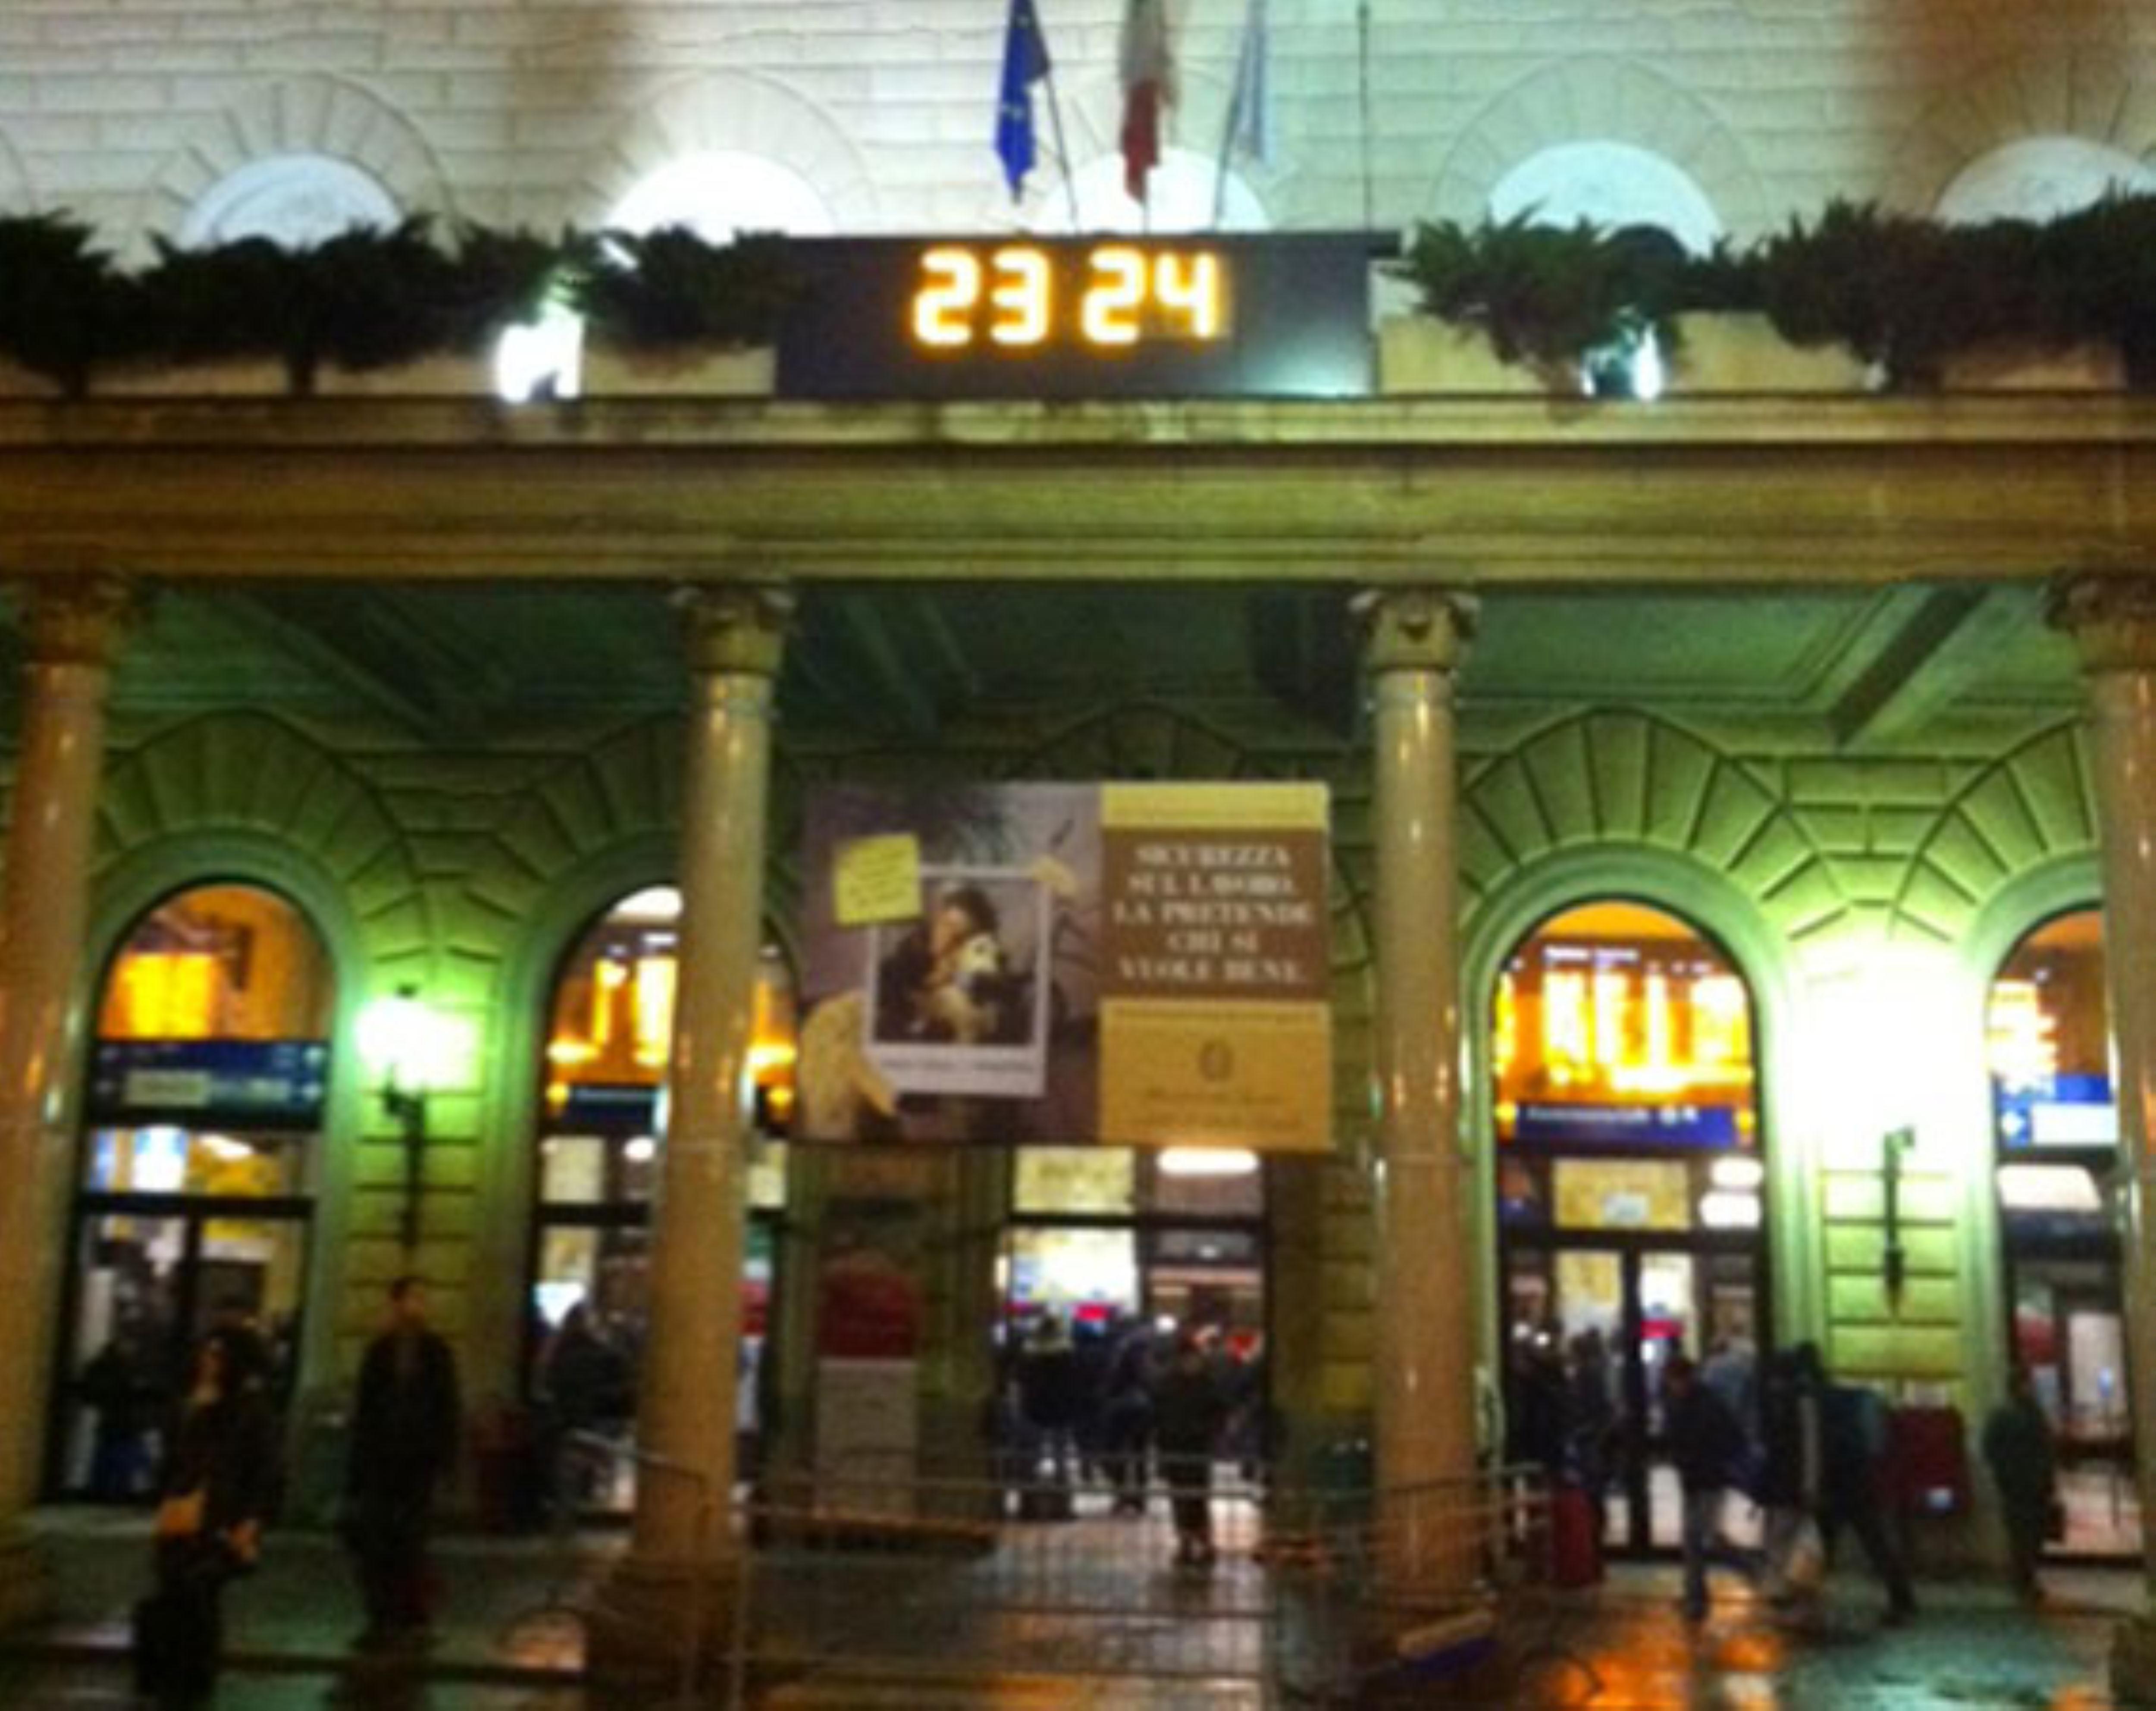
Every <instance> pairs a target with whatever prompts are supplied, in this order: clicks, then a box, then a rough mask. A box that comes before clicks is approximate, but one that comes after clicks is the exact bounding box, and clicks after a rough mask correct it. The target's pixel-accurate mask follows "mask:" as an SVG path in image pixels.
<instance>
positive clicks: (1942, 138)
mask: <svg viewBox="0 0 2156 1711" xmlns="http://www.w3.org/2000/svg"><path fill="white" fill-rule="evenodd" d="M2152 72H2156V67H2151V66H2150V65H2149V64H2147V63H2146V62H2145V61H2144V62H2142V63H2139V64H2137V63H2136V62H2135V60H2134V59H2133V57H2132V56H2131V55H2128V54H2122V53H2121V52H2120V51H2119V50H2118V49H2117V48H2115V47H2112V46H2097V45H2096V44H2089V45H2085V46H2082V47H2076V48H2060V49H2052V50H2051V51H2049V52H2047V53H2039V54H2020V55H2015V56H2014V57H2012V58H2009V59H2001V60H1996V61H1994V62H1992V63H1991V64H1988V65H1985V66H1984V67H1983V68H1982V69H1979V70H1978V71H1976V72H1974V73H1973V74H1972V75H1970V76H1969V77H1968V78H1967V79H1966V80H1963V82H1962V83H1961V85H1959V86H1958V87H1956V88H1954V89H1952V90H1948V92H1946V93H1945V94H1943V95H1941V96H1939V97H1938V99H1937V100H1934V101H1933V102H1932V104H1931V105H1929V106H1928V108H1927V109H1926V110H1924V112H1923V114H1922V116H1921V117H1920V118H1919V119H1918V120H1917V122H1916V124H1915V125H1914V126H1912V128H1911V129H1910V131H1909V132H1908V134H1907V136H1906V137H1905V138H1904V139H1903V140H1902V144H1901V146H1900V147H1899V148H1898V149H1897V151H1896V152H1895V158H1894V164H1893V167H1892V172H1891V174H1890V176H1889V177H1888V179H1887V183H1886V198H1887V200H1888V202H1889V203H1892V205H1893V206H1895V207H1897V208H1908V209H1910V210H1912V211H1913V212H1917V213H1930V212H1931V211H1932V210H1933V209H1934V208H1938V206H1939V205H1940V203H1941V201H1942V199H1943V198H1944V197H1945V195H1946V193H1947V191H1948V188H1950V187H1951V186H1953V184H1954V182H1955V181H1956V180H1957V179H1958V178H1959V177H1961V176H1962V175H1963V173H1964V172H1968V171H1969V169H1970V168H1971V167H1973V166H1974V165H1976V164H1977V163H1978V162H1981V161H1983V160H1984V157H1987V156H1990V155H1993V154H1994V152H1997V151H1999V150H2000V149H2002V148H2004V147H2006V146H2010V145H2011V144H2014V143H2015V142H2017V141H2028V140H2031V139H2041V138H2054V139H2057V138H2065V139H2078V140H2079V141H2082V142H2084V143H2088V144H2095V145H2100V146H2104V147H2107V148H2109V149H2112V150H2116V151H2117V152H2118V153H2119V154H2120V155H2121V156H2123V157H2128V158H2130V159H2132V160H2135V161H2141V160H2143V158H2144V157H2147V156H2148V153H2149V152H2150V150H2151V149H2152V148H2156V75H2152Z"/></svg>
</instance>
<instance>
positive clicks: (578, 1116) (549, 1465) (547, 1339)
mask: <svg viewBox="0 0 2156 1711" xmlns="http://www.w3.org/2000/svg"><path fill="white" fill-rule="evenodd" d="M680 912H681V899H680V892H679V891H676V890H675V888H674V887H672V886H651V887H649V888H647V889H645V890H643V891H636V892H633V893H631V894H630V895H629V896H628V897H624V898H622V899H621V900H620V901H619V902H617V903H615V904H614V905H613V907H611V908H610V909H608V911H607V912H605V913H604V914H603V915H601V916H600V917H598V919H597V920H595V921H594V922H592V924H591V925H590V926H589V927H588V928H587V929H586V930H585V932H584V933H583V934H582V935H581V936H580V937H579V938H578V939H577V943H575V945H574V946H573V947H572V948H571V950H570V952H569V954H568V956H567V958H565V959H564V960H563V962H562V967H561V969H560V971H559V973H558V974H557V976H556V979H555V981H554V984H553V987H552V991H551V992H550V994H549V995H548V1001H547V1032H546V1042H547V1043H546V1061H545V1064H544V1066H543V1071H542V1074H543V1081H542V1093H541V1102H542V1114H541V1118H540V1123H539V1133H538V1160H537V1168H536V1170H535V1171H534V1173H533V1176H534V1182H533V1188H534V1192H533V1196H532V1229H531V1272H530V1283H529V1287H530V1295H529V1297H528V1300H529V1310H528V1313H527V1317H526V1344H525V1360H524V1390H525V1397H526V1401H527V1403H528V1404H529V1405H530V1407H531V1410H532V1412H533V1414H534V1415H535V1416H536V1426H537V1427H538V1431H537V1438H538V1443H539V1455H540V1460H541V1462H542V1464H543V1465H542V1467H541V1469H540V1470H539V1477H540V1478H541V1480H542V1485H543V1488H542V1491H541V1492H540V1493H537V1494H536V1495H537V1497H538V1498H540V1499H542V1500H543V1499H545V1498H548V1497H552V1498H562V1497H563V1496H565V1495H567V1496H569V1497H571V1498H573V1500H574V1501H575V1502H576V1503H577V1505H578V1506H579V1507H582V1508H588V1509H592V1510H596V1511H598V1512H602V1513H619V1512H622V1511H625V1510H627V1509H628V1508H630V1507H631V1506H632V1505H633V1503H634V1498H635V1482H634V1477H633V1473H632V1472H631V1470H630V1468H629V1466H628V1465H627V1463H626V1462H625V1461H624V1460H623V1459H622V1458H621V1457H614V1458H613V1459H612V1460H610V1461H609V1460H607V1459H605V1458H601V1457H593V1455H591V1454H589V1453H581V1454H579V1453H572V1452H574V1450H575V1446H576V1444H577V1443H579V1442H583V1441H585V1440H587V1439H588V1438H589V1437H591V1436H599V1437H611V1438H617V1439H619V1440H620V1441H623V1442H624V1444H625V1443H626V1442H627V1441H628V1440H629V1436H631V1435H632V1433H633V1431H634V1423H635V1413H636V1400H637V1390H638V1385H639V1372H638V1367H637V1361H638V1355H639V1351H640V1350H641V1349H642V1348H643V1346H644V1338H645V1333H646V1329H647V1320H648V1314H649V1273H650V1234H649V1231H650V1222H651V1205H652V1198H653V1195H654V1190H655V1189H656V1186H657V1184H658V1180H659V1176H660V1170H661V1169H662V1165H663V1152H662V1148H663V1146H664V1142H663V1140H662V1138H661V1137H662V1134H663V1131H664V1128H665V1120H664V1113H663V1111H662V1109H661V1106H662V1098H661V1084H662V1082H663V1080H664V1076H665V1066H666V1060H667V1055H668V1052H669V1051H670V1046H671V1043H672V1040H673V1030H674V994H675V974H676V967H675V958H676V952H677V946H678V939H679V937H680ZM753 1030H754V1038H753V1040H752V1045H751V1048H750V1071H751V1074H752V1076H753V1078H754V1081H755V1084H756V1107H755V1108H756V1114H757V1130H758V1133H757V1138H756V1140H755V1142H754V1143H753V1144H752V1148H751V1149H750V1154H749V1159H748V1165H747V1178H748V1180H747V1202H748V1217H747V1227H746V1229H745V1230H744V1231H743V1232H742V1282H741V1297H740V1299H741V1313H742V1342H741V1359H740V1366H739V1368H738V1370H737V1391H736V1407H737V1417H736V1422H735V1424H736V1428H737V1465H738V1467H739V1468H740V1470H741V1472H742V1476H743V1477H747V1476H748V1475H749V1474H750V1473H751V1472H752V1470H753V1468H754V1467H755V1465H756V1462H757V1457H758V1456H759V1455H760V1453H761V1451H762V1427H763V1421H764V1416H765V1414H766V1412H767V1410H766V1407H765V1401H766V1399H767V1397H768V1396H770V1395H773V1393H774V1391H773V1385H774V1383H775V1371H774V1369H773V1366H772V1364H771V1363H770V1361H769V1359H768V1350H769V1347H770V1338H769V1335H768V1331H769V1321H770V1313H771V1303H772V1301H773V1289H774V1284H775V1273H776V1271H777V1267H778V1253H779V1251H780V1248H781V1246H782V1245H783V1243H782V1240H781V1237H782V1228H781V1226H782V1221H783V1208H784V1205H785V1197H786V1148H785V1145H784V1143H783V1142H781V1141H779V1140H778V1139H776V1138H773V1135H772V1131H773V1130H774V1129H776V1128H781V1127H783V1123H784V1121H785V1118H786V1115H787V1113H788V1110H789V1109H790V1107H791V1096H792V1091H793V1081H792V1070H793V980H792V978H791V976H790V974H789V973H788V969H787V966H786V963H785V961H784V959H783V958H782V957H781V956H780V954H779V953H778V951H777V950H776V949H775V948H767V949H766V950H765V952H764V953H763V956H762V960H761V962H760V963H759V964H758V969H757V996H756V1010H755V1015H754V1018H753Z"/></svg>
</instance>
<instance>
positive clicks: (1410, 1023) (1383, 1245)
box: [1359, 588, 1476, 1579]
mask: <svg viewBox="0 0 2156 1711" xmlns="http://www.w3.org/2000/svg"><path fill="white" fill-rule="evenodd" d="M1359 610H1360V613H1361V615H1362V617H1363V621H1364V625H1365V639H1364V655H1365V661H1366V664H1367V665H1368V670H1369V673H1370V679H1371V686H1372V691H1373V701H1374V707H1375V731H1374V736H1375V742H1376V753H1375V756H1374V764H1373V794H1374V798H1375V822H1376V835H1377V842H1378V876H1377V921H1376V940H1377V947H1378V953H1377V955H1378V1014H1377V1042H1376V1046H1377V1049H1376V1053H1375V1056H1376V1062H1377V1075H1378V1159H1377V1165H1376V1169H1375V1173H1374V1180H1373V1189H1374V1200H1375V1210H1376V1216H1377V1236H1378V1300H1377V1359H1376V1362H1375V1366H1376V1374H1377V1444H1376V1451H1377V1478H1378V1485H1379V1487H1381V1489H1383V1490H1386V1491H1390V1492H1401V1491H1404V1490H1409V1489H1412V1488H1414V1487H1421V1486H1425V1485H1428V1484H1429V1483H1430V1482H1433V1481H1437V1480H1450V1479H1458V1478H1461V1477H1466V1476H1468V1475H1471V1474H1472V1473H1473V1472H1474V1471H1475V1449H1476V1445H1475V1348H1476V1337H1475V1325H1474V1313H1475V1299H1474V1287H1473V1279H1474V1275H1475V1246H1474V1231H1475V1219H1474V1216H1473V1208H1472V1205H1471V1193H1472V1184H1473V1182H1474V1175H1473V1174H1472V1172H1471V1170H1470V1169H1468V1164H1467V1158H1466V1151H1465V1149H1464V1148H1462V1146H1461V1143H1460V949H1459V931H1458V900H1457V883H1456V875H1455V849H1456V843H1457V840H1456V836H1455V808H1456V804H1455V795H1456V789H1455V757H1454V745H1453V725H1454V716H1453V705H1452V701H1453V683H1454V679H1455V676H1457V674H1458V671H1459V667H1460V658H1461V655H1462V654H1463V652H1464V651H1465V647H1466V640H1467V637H1468V635H1469V633H1470V630H1471V622H1472V616H1473V607H1472V605H1471V604H1470V603H1469V602H1468V601H1467V600H1466V599H1464V598H1461V597H1460V596H1456V595H1453V594H1450V593H1446V592H1445V591H1443V590H1440V589H1435V588H1403V589H1399V590H1389V591H1385V592H1382V593H1373V594H1370V595H1367V596H1365V597H1364V599H1363V602H1362V604H1361V605H1360V608H1359ZM1426 1512H1427V1509H1426V1506H1425V1504H1424V1503H1421V1502H1417V1503H1408V1504H1406V1505H1404V1507H1402V1508H1399V1511H1398V1512H1397V1513H1394V1515H1393V1516H1391V1517H1389V1520H1390V1521H1391V1522H1392V1523H1393V1524H1394V1526H1395V1528H1397V1527H1398V1525H1399V1523H1400V1522H1401V1521H1403V1520H1404V1519H1406V1518H1409V1517H1412V1516H1414V1515H1416V1514H1419V1513H1426ZM1416 1530H1419V1529H1416ZM1395 1536H1399V1535H1398V1534H1396V1535H1395ZM1409 1566H1410V1567H1411V1568H1412V1570H1413V1571H1414V1572H1415V1573H1417V1574H1419V1575H1424V1576H1429V1575H1437V1574H1450V1573H1453V1572H1456V1573H1457V1574H1458V1575H1460V1577H1461V1578H1463V1579H1464V1578H1466V1576H1468V1575H1472V1574H1473V1573H1474V1572H1475V1566H1476V1565H1475V1564H1474V1563H1473V1561H1472V1560H1471V1559H1470V1557H1469V1556H1468V1555H1467V1554H1465V1553H1460V1554H1455V1553H1453V1552H1450V1551H1447V1550H1444V1549H1442V1548H1441V1546H1440V1548H1439V1549H1438V1552H1437V1554H1435V1555H1432V1554H1430V1552H1429V1550H1428V1549H1426V1548H1422V1549H1417V1550H1416V1551H1415V1552H1414V1559H1413V1561H1412V1562H1411V1564H1410V1565H1409Z"/></svg>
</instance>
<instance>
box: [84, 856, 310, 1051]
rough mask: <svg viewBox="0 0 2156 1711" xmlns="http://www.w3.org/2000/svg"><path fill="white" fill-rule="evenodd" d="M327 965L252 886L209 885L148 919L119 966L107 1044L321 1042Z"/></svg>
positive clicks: (105, 1028) (102, 1010)
mask: <svg viewBox="0 0 2156 1711" xmlns="http://www.w3.org/2000/svg"><path fill="white" fill-rule="evenodd" d="M330 1004H331V990H330V972H329V962H328V958H326V956H325V954H324V953H323V951H322V947H321V940H319V939H318V938H316V936H315V933H314V930H313V929H312V928H311V927H309V926H308V925H307V923H306V922H305V920H304V919H302V918H301V917H300V913H299V912H298V911H297V910H295V908H293V907H292V906H291V905H290V903H288V902H285V900H284V899H283V898H282V897H278V896H276V895H275V893H274V892H270V891H261V890H259V889H257V888H256V887H254V886H202V887H201V888H199V889H198V890H195V891H185V892H182V893H181V894H180V895H179V896H178V897H172V898H171V899H169V900H168V901H167V902H165V903H163V904H162V906H160V907H158V908H157V909H155V910H153V911H152V912H151V913H150V914H149V915H148V916H146V917H144V919H143V920H142V922H141V924H140V925H138V926H137V927H136V929H135V930H134V932H133V933H130V934H129V935H128V937H127V940H126V943H125V944H124V945H122V946H121V950H120V954H119V955H118V957H117V958H115V959H114V962H113V964H112V969H111V972H110V974H109V975H108V977H107V978H106V980H105V993H104V997H103V1000H102V1002H101V1003H100V1005H99V1006H98V1015H97V1035H98V1038H99V1039H100V1040H320V1039H322V1038H324V1037H326V1035H327V1034H328V1032H329V1024H330Z"/></svg>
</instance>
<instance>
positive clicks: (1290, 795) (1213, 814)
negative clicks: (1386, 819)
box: [1101, 781, 1332, 832]
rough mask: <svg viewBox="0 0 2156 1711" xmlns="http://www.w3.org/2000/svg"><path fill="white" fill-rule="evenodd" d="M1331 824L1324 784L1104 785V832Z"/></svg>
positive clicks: (1319, 826)
mask: <svg viewBox="0 0 2156 1711" xmlns="http://www.w3.org/2000/svg"><path fill="white" fill-rule="evenodd" d="M1331 824H1332V810H1331V806H1330V799H1329V798H1328V797H1327V792H1326V787H1325V786H1324V785H1322V784H1302V783H1297V782H1292V781H1291V782H1286V783H1281V784H1216V785H1208V784H1103V785H1101V826H1102V828H1103V829H1104V830H1110V831H1113V830H1119V829H1158V828H1163V827H1165V828H1168V829H1172V830H1178V831H1191V832H1198V831H1243V830H1252V831H1263V830H1283V831H1285V830H1303V831H1317V832H1322V831H1324V830H1327V827H1328V826H1329V825H1331Z"/></svg>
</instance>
